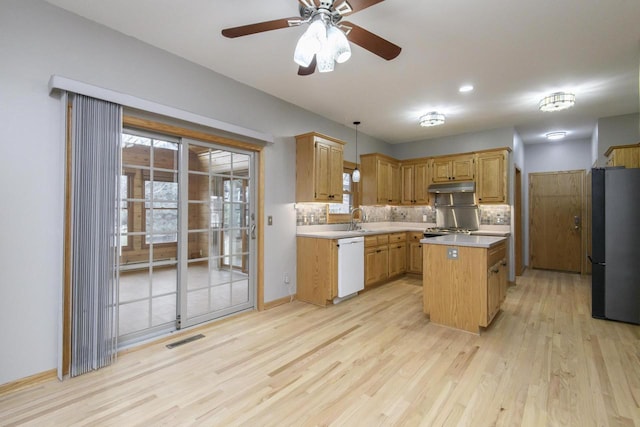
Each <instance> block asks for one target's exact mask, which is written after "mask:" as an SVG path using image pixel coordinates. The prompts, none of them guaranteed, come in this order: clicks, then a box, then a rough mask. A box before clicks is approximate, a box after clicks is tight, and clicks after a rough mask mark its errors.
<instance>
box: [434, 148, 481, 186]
mask: <svg viewBox="0 0 640 427" xmlns="http://www.w3.org/2000/svg"><path fill="white" fill-rule="evenodd" d="M474 158H475V156H474V155H473V154H461V155H457V156H448V157H437V158H435V159H433V161H432V163H431V180H432V182H455V181H473V179H474V174H475V163H474Z"/></svg>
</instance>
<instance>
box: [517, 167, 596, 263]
mask: <svg viewBox="0 0 640 427" xmlns="http://www.w3.org/2000/svg"><path fill="white" fill-rule="evenodd" d="M583 182H584V171H582V170H581V171H567V172H549V173H532V174H529V242H530V247H529V252H530V254H529V255H530V265H531V267H532V268H541V269H548V270H561V271H570V272H580V271H581V264H582V262H581V261H582V256H581V250H582V249H581V248H582V231H581V228H582V203H583Z"/></svg>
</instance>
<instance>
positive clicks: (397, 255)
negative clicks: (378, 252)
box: [389, 232, 407, 278]
mask: <svg viewBox="0 0 640 427" xmlns="http://www.w3.org/2000/svg"><path fill="white" fill-rule="evenodd" d="M406 239H407V235H406V233H404V232H402V233H393V234H391V235H389V278H392V277H396V276H399V275H401V274H404V273H406V271H407V242H406Z"/></svg>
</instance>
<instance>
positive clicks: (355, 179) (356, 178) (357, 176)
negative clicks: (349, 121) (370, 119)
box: [351, 122, 360, 182]
mask: <svg viewBox="0 0 640 427" xmlns="http://www.w3.org/2000/svg"><path fill="white" fill-rule="evenodd" d="M353 124H354V125H355V127H356V168H355V169H354V171H353V174H352V175H351V180H352V181H353V182H360V171H359V170H358V125H359V124H360V122H353Z"/></svg>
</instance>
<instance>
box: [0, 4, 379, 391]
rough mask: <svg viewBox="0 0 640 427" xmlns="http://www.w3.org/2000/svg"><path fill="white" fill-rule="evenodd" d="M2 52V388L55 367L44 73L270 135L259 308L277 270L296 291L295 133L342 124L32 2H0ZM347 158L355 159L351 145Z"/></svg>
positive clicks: (52, 183)
mask: <svg viewBox="0 0 640 427" xmlns="http://www.w3.org/2000/svg"><path fill="white" fill-rule="evenodd" d="M0 57H2V58H3V61H2V62H3V63H2V66H1V67H0V94H2V95H1V96H0V120H2V122H1V123H0V124H1V126H0V134H1V135H2V143H1V144H0V179H1V180H2V182H3V183H4V184H3V185H2V186H0V199H1V200H2V209H0V235H1V236H2V238H1V239H0V242H1V243H0V324H2V325H4V327H3V328H1V329H0V343H2V351H0V384H4V383H6V382H9V381H12V380H15V379H19V378H24V377H27V376H30V375H33V374H37V373H41V372H44V371H49V370H52V369H55V368H56V366H57V357H58V336H59V334H58V323H59V305H58V302H59V300H60V293H61V289H62V265H63V234H62V230H63V223H64V221H63V214H64V206H63V201H64V175H63V173H64V140H63V127H62V126H63V123H64V120H63V113H62V109H61V103H60V101H59V100H58V99H56V98H55V97H52V96H50V95H49V92H48V88H47V83H48V81H49V77H50V76H51V75H52V74H57V75H61V76H64V77H68V78H71V79H74V80H78V81H82V82H86V83H90V84H92V85H95V86H100V87H104V88H107V89H111V90H115V91H118V92H122V93H126V94H130V95H133V96H136V97H138V98H143V99H148V100H151V101H154V102H157V103H160V104H164V105H168V106H171V107H175V108H179V109H183V110H186V111H190V112H193V113H196V114H200V115H202V116H207V117H212V118H215V119H217V120H221V121H224V122H228V123H233V124H236V125H239V126H243V127H246V128H250V129H255V130H257V131H260V132H264V133H269V134H272V135H274V137H275V144H273V145H271V146H269V147H267V148H266V149H265V150H264V155H265V159H266V160H265V189H266V196H265V211H264V212H263V215H265V216H266V215H273V217H274V225H273V226H270V227H267V228H266V230H265V265H264V270H265V301H271V300H275V299H278V298H281V297H285V296H287V295H288V294H289V290H288V289H287V288H286V286H285V284H284V281H283V275H284V273H285V272H286V273H288V274H289V276H290V277H291V278H292V281H293V282H294V284H295V277H296V275H295V273H296V254H295V233H296V220H295V210H294V208H293V202H294V197H295V145H294V141H295V140H294V135H297V134H301V133H305V132H309V131H317V132H321V133H324V134H327V135H331V136H334V137H336V138H341V139H344V140H346V141H349V142H351V141H353V137H354V131H353V128H352V126H351V125H350V123H348V124H349V125H350V126H349V127H347V126H343V125H342V124H339V123H335V122H331V121H329V120H327V119H325V118H322V117H320V116H317V115H315V114H313V113H311V112H309V111H306V110H303V109H300V108H298V107H295V106H293V105H291V104H288V103H286V102H283V101H281V100H278V99H276V98H274V97H272V96H270V95H267V94H265V93H263V92H260V91H257V90H255V89H252V88H249V87H247V86H245V85H242V84H240V83H238V82H236V81H234V80H231V79H228V78H226V77H223V76H221V75H219V74H216V73H213V72H211V71H209V70H207V69H205V68H203V67H200V66H197V65H195V64H193V63H190V62H187V61H185V60H183V59H181V58H178V57H176V56H174V55H170V54H168V53H167V52H165V51H162V50H160V49H156V48H153V47H151V46H149V45H146V44H144V43H141V42H139V41H137V40H135V39H133V38H130V37H127V36H125V35H122V34H120V33H117V32H114V31H111V30H109V29H107V28H105V27H103V26H100V25H97V24H95V23H93V22H91V21H88V20H85V19H82V18H80V17H78V16H75V15H73V14H70V13H68V12H65V11H63V10H61V9H58V8H56V7H54V6H51V5H50V4H48V3H45V2H43V1H40V0H3V1H2V2H0ZM363 127H364V126H363ZM362 130H363V131H365V132H366V127H364V129H362ZM358 143H359V149H361V150H365V151H367V150H370V151H383V152H384V151H385V150H388V145H387V144H385V143H384V142H382V141H378V140H375V139H373V138H370V137H368V136H367V135H365V134H364V133H363V134H362V136H360V137H359V141H358ZM369 146H371V148H369ZM352 150H353V151H352ZM346 153H347V154H346V156H347V159H349V156H353V157H354V158H355V150H354V148H353V146H352V144H348V145H347V148H346ZM351 153H352V154H351ZM8 183H11V185H8ZM9 325H10V326H9Z"/></svg>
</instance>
